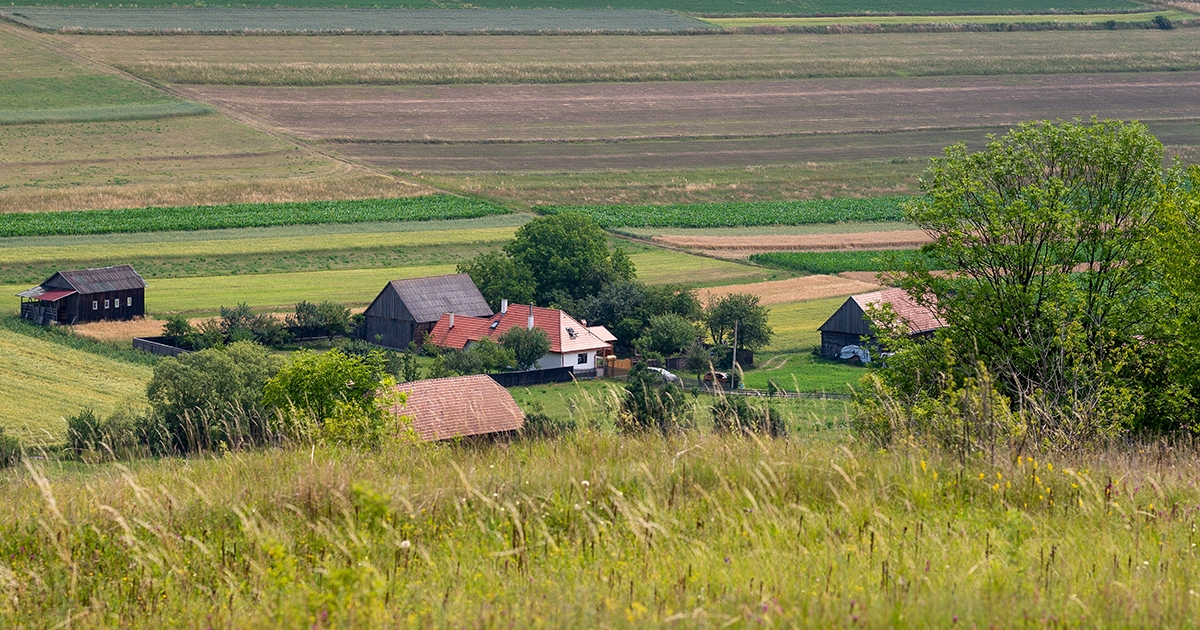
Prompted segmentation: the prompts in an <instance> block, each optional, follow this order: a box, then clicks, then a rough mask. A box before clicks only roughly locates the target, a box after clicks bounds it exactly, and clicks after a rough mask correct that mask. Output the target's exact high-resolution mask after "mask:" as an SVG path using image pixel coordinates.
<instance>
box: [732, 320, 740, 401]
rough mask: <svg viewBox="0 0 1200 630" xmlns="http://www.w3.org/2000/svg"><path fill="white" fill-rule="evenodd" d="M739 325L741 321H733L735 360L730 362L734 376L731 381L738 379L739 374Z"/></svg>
mask: <svg viewBox="0 0 1200 630" xmlns="http://www.w3.org/2000/svg"><path fill="white" fill-rule="evenodd" d="M739 323H741V320H737V319H735V320H733V359H732V360H731V361H730V362H729V367H730V368H731V371H732V372H733V375H732V376H731V377H730V380H733V379H734V378H737V374H738V364H737V342H738V339H737V338H738V324H739ZM739 383H740V380H739ZM731 385H732V383H731Z"/></svg>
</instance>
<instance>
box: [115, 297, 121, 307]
mask: <svg viewBox="0 0 1200 630" xmlns="http://www.w3.org/2000/svg"><path fill="white" fill-rule="evenodd" d="M113 308H121V298H117V299H115V300H113Z"/></svg>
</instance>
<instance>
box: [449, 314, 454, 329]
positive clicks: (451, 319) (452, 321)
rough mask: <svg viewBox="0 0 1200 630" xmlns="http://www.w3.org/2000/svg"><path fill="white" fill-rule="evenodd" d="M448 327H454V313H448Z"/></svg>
mask: <svg viewBox="0 0 1200 630" xmlns="http://www.w3.org/2000/svg"><path fill="white" fill-rule="evenodd" d="M450 327H451V328H454V313H450Z"/></svg>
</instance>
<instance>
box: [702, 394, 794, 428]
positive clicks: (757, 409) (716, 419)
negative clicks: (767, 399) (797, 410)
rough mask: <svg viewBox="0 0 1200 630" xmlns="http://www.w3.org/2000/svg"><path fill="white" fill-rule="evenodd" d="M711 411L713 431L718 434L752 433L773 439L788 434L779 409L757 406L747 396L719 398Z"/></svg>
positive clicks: (764, 405)
mask: <svg viewBox="0 0 1200 630" xmlns="http://www.w3.org/2000/svg"><path fill="white" fill-rule="evenodd" d="M709 409H710V410H711V411H712V416H713V430H715V431H718V432H740V431H752V432H754V433H762V434H764V435H769V436H771V437H782V436H784V435H787V432H788V426H787V423H786V422H784V420H783V416H782V415H780V413H779V410H778V409H776V408H775V407H773V406H772V405H770V404H762V405H756V404H754V403H752V402H750V401H749V400H748V399H747V397H746V396H728V395H723V396H717V399H716V401H714V402H713V404H712V405H711V406H710V407H709Z"/></svg>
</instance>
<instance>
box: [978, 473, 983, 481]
mask: <svg viewBox="0 0 1200 630" xmlns="http://www.w3.org/2000/svg"><path fill="white" fill-rule="evenodd" d="M979 480H980V481H983V473H979Z"/></svg>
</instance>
